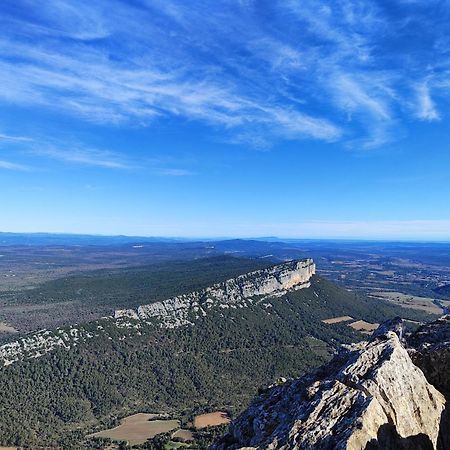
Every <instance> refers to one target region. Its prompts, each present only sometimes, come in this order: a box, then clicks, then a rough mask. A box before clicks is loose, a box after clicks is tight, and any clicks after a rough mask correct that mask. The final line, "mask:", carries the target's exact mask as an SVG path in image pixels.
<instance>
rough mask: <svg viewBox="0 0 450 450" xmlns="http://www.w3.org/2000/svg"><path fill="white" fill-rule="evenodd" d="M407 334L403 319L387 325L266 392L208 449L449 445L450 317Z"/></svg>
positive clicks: (428, 449)
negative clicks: (301, 374) (367, 339)
mask: <svg viewBox="0 0 450 450" xmlns="http://www.w3.org/2000/svg"><path fill="white" fill-rule="evenodd" d="M404 334H405V333H404V329H403V324H402V321H401V319H395V320H393V321H389V322H386V323H384V324H382V325H381V326H380V327H379V329H378V330H377V331H376V332H375V333H374V334H373V336H372V338H371V339H370V340H369V341H368V342H363V343H358V344H355V345H353V346H348V347H346V348H343V349H342V351H341V352H340V353H338V354H337V355H336V356H335V358H334V359H333V360H332V361H331V362H330V363H328V364H327V365H325V366H323V367H321V368H320V369H318V370H317V371H315V372H314V373H312V374H310V375H307V376H305V377H302V378H300V379H297V380H293V381H288V382H286V383H284V384H282V385H280V386H276V387H273V388H270V389H268V390H267V391H266V392H264V393H263V394H261V395H260V397H258V398H257V399H256V400H255V401H254V402H253V404H252V405H251V406H250V407H249V408H248V409H247V410H246V411H245V412H244V413H243V414H242V415H241V416H240V417H238V418H237V419H236V420H235V421H234V422H233V423H232V425H231V426H230V431H229V433H228V434H227V435H225V436H224V437H222V438H221V439H220V440H219V441H218V442H216V443H215V444H214V445H213V446H212V447H211V450H212V449H214V450H225V449H239V448H240V449H242V448H248V449H284V450H287V449H302V450H303V449H305V450H306V449H320V450H344V449H345V450H376V449H377V450H381V449H383V450H394V449H404V450H415V449H420V450H444V449H450V447H449V441H448V439H449V438H448V436H449V434H450V427H449V421H448V415H449V414H448V406H447V403H446V402H447V401H448V395H449V391H450V385H449V379H450V375H449V373H450V316H444V317H442V318H441V319H439V320H438V321H436V322H433V323H431V324H427V325H424V326H422V327H421V328H419V329H418V330H417V331H416V332H415V333H414V334H412V335H410V336H404ZM446 397H447V398H446Z"/></svg>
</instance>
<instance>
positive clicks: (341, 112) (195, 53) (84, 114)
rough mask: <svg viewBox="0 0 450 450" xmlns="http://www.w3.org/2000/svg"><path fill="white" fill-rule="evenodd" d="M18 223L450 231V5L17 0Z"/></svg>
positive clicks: (0, 150) (6, 116)
mask: <svg viewBox="0 0 450 450" xmlns="http://www.w3.org/2000/svg"><path fill="white" fill-rule="evenodd" d="M0 86H1V88H0V119H1V120H0V205H1V209H0V230H2V231H57V232H76V233H101V234H132V235H160V236H161V235H164V236H187V237H194V236H195V237H198V236H207V237H212V236H242V237H248V236H268V235H277V236H281V237H305V238H317V237H333V238H334V237H345V238H348V237H352V238H388V239H399V238H401V239H450V113H449V104H450V2H449V1H448V0H442V1H437V0H428V1H426V2H425V1H419V0H417V1H415V0H392V1H390V2H385V1H376V0H336V1H332V2H331V1H320V0H314V1H312V0H283V1H276V0H270V1H269V0H267V1H265V0H259V1H257V0H215V1H204V0H197V1H193V0H183V1H181V0H179V1H175V0H128V1H125V0H122V1H119V0H96V1H95V2H92V1H84V0H46V1H45V2H38V1H37V0H35V1H33V0H2V2H1V3H0Z"/></svg>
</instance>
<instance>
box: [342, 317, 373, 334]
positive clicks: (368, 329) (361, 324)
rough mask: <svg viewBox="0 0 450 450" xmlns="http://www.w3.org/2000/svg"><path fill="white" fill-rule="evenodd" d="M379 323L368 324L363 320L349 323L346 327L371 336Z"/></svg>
mask: <svg viewBox="0 0 450 450" xmlns="http://www.w3.org/2000/svg"><path fill="white" fill-rule="evenodd" d="M379 325H380V324H379V323H370V322H366V321H365V320H357V321H356V322H352V323H349V324H348V326H349V327H352V328H353V329H354V330H357V331H361V332H362V333H364V334H372V332H373V331H375V330H376V329H377V328H378V326H379Z"/></svg>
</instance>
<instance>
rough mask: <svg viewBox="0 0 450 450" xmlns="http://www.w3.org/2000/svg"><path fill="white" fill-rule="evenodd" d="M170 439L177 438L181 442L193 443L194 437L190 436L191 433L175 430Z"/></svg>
mask: <svg viewBox="0 0 450 450" xmlns="http://www.w3.org/2000/svg"><path fill="white" fill-rule="evenodd" d="M172 438H178V439H181V440H183V441H184V442H187V441H193V440H194V435H193V434H192V431H189V430H177V431H175V433H173V434H172Z"/></svg>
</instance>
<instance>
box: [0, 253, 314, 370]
mask: <svg viewBox="0 0 450 450" xmlns="http://www.w3.org/2000/svg"><path fill="white" fill-rule="evenodd" d="M314 273H315V264H314V262H313V260H312V259H306V260H301V261H289V262H285V263H282V264H278V265H275V266H273V267H269V268H267V269H262V270H258V271H256V272H250V273H247V274H244V275H241V276H238V277H236V278H232V279H230V280H227V281H224V282H222V283H218V284H215V285H213V286H211V287H208V288H206V289H202V290H200V291H195V292H192V293H190V294H185V295H180V296H177V297H173V298H170V299H167V300H164V301H162V302H156V303H152V304H149V305H144V306H140V307H139V308H138V309H137V310H136V311H135V310H121V311H115V314H114V317H109V318H105V319H103V320H100V321H96V322H91V323H87V324H82V325H79V326H78V325H77V326H70V327H63V328H57V329H55V330H40V331H37V332H35V333H30V334H28V335H26V336H24V337H22V338H20V339H17V340H15V341H13V342H9V343H7V344H4V345H1V346H0V366H8V365H10V364H13V363H15V362H17V361H20V360H23V359H29V358H39V357H41V356H43V355H45V354H46V353H49V352H52V351H54V350H55V349H57V348H64V349H67V350H68V349H70V348H72V347H75V346H77V345H80V344H81V343H83V342H85V341H86V340H89V339H92V338H95V337H97V336H99V335H102V334H105V333H107V331H105V330H106V329H111V326H112V327H113V328H114V329H115V330H117V329H118V330H117V331H118V332H119V334H120V333H121V334H120V339H127V337H128V336H129V335H130V333H131V334H133V333H141V331H142V329H143V328H144V327H147V326H150V327H152V326H160V327H163V328H174V327H178V326H182V325H188V324H193V323H194V322H195V320H196V319H198V318H199V317H201V316H205V315H206V314H207V312H208V310H210V309H211V308H213V307H215V308H244V307H246V306H248V305H250V304H252V303H254V302H259V301H260V300H261V299H263V298H266V297H277V296H281V295H283V294H284V293H285V292H286V291H288V290H290V289H302V288H305V287H308V286H309V285H310V284H309V281H310V279H311V277H312V275H314ZM103 325H106V327H104V326H103ZM114 334H115V335H117V333H114ZM115 338H117V336H115ZM111 339H112V338H111Z"/></svg>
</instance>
